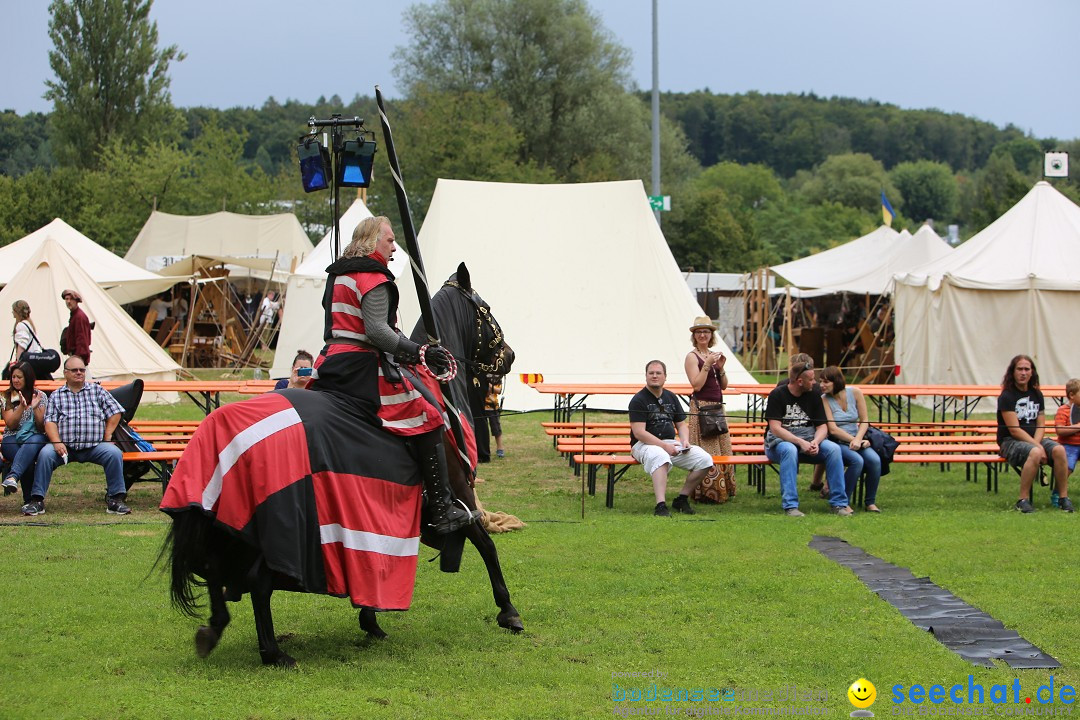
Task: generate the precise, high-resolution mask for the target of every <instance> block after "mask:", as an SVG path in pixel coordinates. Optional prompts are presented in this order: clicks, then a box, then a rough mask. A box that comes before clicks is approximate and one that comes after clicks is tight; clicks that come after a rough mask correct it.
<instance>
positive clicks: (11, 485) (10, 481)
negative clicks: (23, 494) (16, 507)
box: [3, 475, 19, 495]
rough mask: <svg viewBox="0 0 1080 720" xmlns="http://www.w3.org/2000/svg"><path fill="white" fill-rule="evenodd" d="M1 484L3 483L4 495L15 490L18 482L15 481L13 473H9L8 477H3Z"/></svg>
mask: <svg viewBox="0 0 1080 720" xmlns="http://www.w3.org/2000/svg"><path fill="white" fill-rule="evenodd" d="M3 485H4V495H11V494H12V493H14V492H15V491H16V490H18V489H19V486H18V484H17V483H16V482H15V476H14V475H9V476H8V477H6V478H4V483H3Z"/></svg>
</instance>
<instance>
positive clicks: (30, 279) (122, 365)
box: [0, 238, 180, 381]
mask: <svg viewBox="0 0 1080 720" xmlns="http://www.w3.org/2000/svg"><path fill="white" fill-rule="evenodd" d="M68 288H70V289H73V290H75V291H76V292H78V293H79V294H80V295H82V297H83V303H82V308H83V310H84V311H85V312H86V314H87V315H88V316H89V317H90V320H91V321H93V322H95V323H96V327H95V328H94V331H93V334H92V337H91V342H90V350H91V356H90V372H91V373H92V375H93V378H94V379H95V380H120V381H124V380H132V379H134V378H137V377H139V378H142V379H143V380H175V379H176V371H177V370H179V369H180V366H179V365H177V364H176V362H174V361H173V359H172V358H171V357H169V354H168V353H167V352H166V351H165V350H163V349H161V348H160V347H158V346H157V344H156V343H155V342H154V341H153V340H151V339H150V337H149V336H148V335H147V334H146V333H145V332H143V330H142V328H141V327H139V326H138V324H136V322H135V321H134V320H132V319H131V316H129V315H128V314H127V313H126V312H124V310H123V308H121V307H120V306H119V305H118V304H117V303H116V301H115V300H113V299H112V298H111V297H109V295H107V294H106V293H105V291H104V290H102V289H101V288H100V287H99V286H98V284H97V283H96V282H94V279H93V278H91V277H90V275H89V273H87V272H86V270H84V269H83V263H82V262H81V261H80V259H78V258H77V257H75V256H74V255H72V254H71V253H70V252H69V251H68V250H67V248H66V247H65V246H64V244H63V243H61V241H59V240H57V239H56V238H48V239H46V240H45V242H43V243H42V244H41V245H40V247H38V249H37V250H36V251H35V252H34V254H33V255H32V256H31V257H30V258H28V259H27V261H26V263H24V264H23V266H22V269H21V270H19V272H18V273H16V274H15V276H14V277H13V278H11V281H10V282H8V284H7V285H6V286H5V287H4V289H3V290H0V307H6V308H10V307H11V305H12V303H14V302H15V301H16V300H25V301H26V302H28V303H29V304H30V313H31V314H30V318H31V319H32V320H33V322H34V325H35V327H36V328H37V331H36V335H37V337H38V339H39V340H40V341H41V343H42V344H43V345H45V347H49V348H54V349H59V347H60V332H61V331H62V330H63V329H64V328H65V327H67V323H68V316H69V314H70V313H69V312H68V309H67V307H66V306H65V305H64V301H63V300H61V299H60V293H61V292H63V291H64V290H65V289H68ZM11 351H12V340H11V335H10V334H9V333H0V355H2V356H3V357H5V358H6V357H8V356H10V355H11Z"/></svg>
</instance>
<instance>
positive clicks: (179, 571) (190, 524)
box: [158, 509, 214, 617]
mask: <svg viewBox="0 0 1080 720" xmlns="http://www.w3.org/2000/svg"><path fill="white" fill-rule="evenodd" d="M172 521H173V522H172V528H171V529H170V530H169V534H168V535H167V536H166V537H165V543H164V544H163V545H162V547H161V553H160V554H159V556H158V561H159V562H160V561H161V559H162V558H163V557H165V556H166V555H168V558H169V574H170V576H171V578H172V579H171V582H170V584H169V596H170V598H171V600H172V604H173V607H174V608H176V609H177V610H179V611H180V612H182V613H184V614H185V615H188V616H190V617H198V614H199V613H198V610H199V607H200V604H199V602H198V600H197V599H196V597H195V588H196V587H200V586H201V587H205V586H206V582H205V581H201V580H199V579H198V578H197V577H196V575H197V574H198V575H203V576H205V574H206V570H207V543H208V541H209V538H210V531H211V528H212V527H213V522H214V521H213V520H212V519H211V518H210V517H208V516H207V515H206V514H204V513H202V512H200V511H199V510H198V509H191V510H184V511H182V512H178V513H174V514H172Z"/></svg>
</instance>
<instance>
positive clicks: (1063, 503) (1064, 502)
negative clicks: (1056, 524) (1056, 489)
mask: <svg viewBox="0 0 1080 720" xmlns="http://www.w3.org/2000/svg"><path fill="white" fill-rule="evenodd" d="M1058 507H1059V508H1061V509H1062V510H1064V511H1065V512H1076V509H1075V508H1074V507H1073V504H1072V500H1070V499H1069V498H1067V497H1063V498H1059V499H1058Z"/></svg>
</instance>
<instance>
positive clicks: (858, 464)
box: [829, 443, 881, 505]
mask: <svg viewBox="0 0 1080 720" xmlns="http://www.w3.org/2000/svg"><path fill="white" fill-rule="evenodd" d="M838 444H839V443H838ZM840 451H841V453H842V455H843V459H844V465H845V466H847V470H845V471H844V488H845V489H846V490H847V496H848V497H849V498H852V497H854V496H855V485H856V484H857V483H858V482H859V475H861V474H863V473H866V497H865V498H863V504H865V505H876V504H877V489H878V483H880V482H881V456H880V455H878V454H877V453H876V452H874V449H873V448H863V449H862V450H852V449H851V447H850V446H849V445H848V444H847V443H844V444H842V445H840ZM829 487H832V485H831V484H830V485H829Z"/></svg>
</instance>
